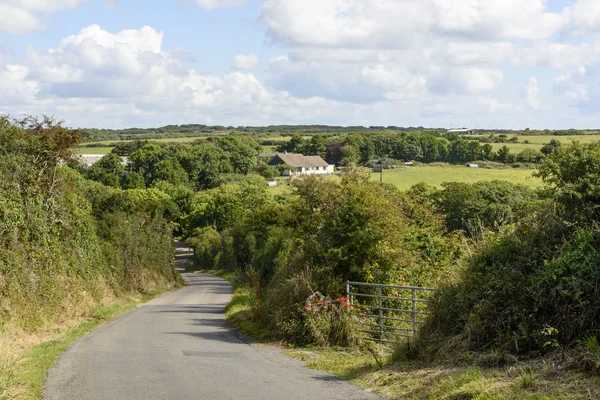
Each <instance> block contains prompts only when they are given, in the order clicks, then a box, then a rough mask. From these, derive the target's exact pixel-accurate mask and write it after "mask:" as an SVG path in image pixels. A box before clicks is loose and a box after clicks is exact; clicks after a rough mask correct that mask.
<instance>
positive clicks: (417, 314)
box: [346, 281, 435, 343]
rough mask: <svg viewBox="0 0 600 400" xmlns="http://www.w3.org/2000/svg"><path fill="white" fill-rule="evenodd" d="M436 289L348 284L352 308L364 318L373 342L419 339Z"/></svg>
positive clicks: (347, 293) (360, 283) (361, 283)
mask: <svg viewBox="0 0 600 400" xmlns="http://www.w3.org/2000/svg"><path fill="white" fill-rule="evenodd" d="M434 291H435V289H431V288H422V287H413V286H394V285H383V284H378V283H363V282H350V281H347V282H346V295H347V297H348V302H349V303H350V306H351V307H354V308H357V309H358V316H360V317H363V318H364V320H363V322H362V324H363V326H364V328H365V329H363V330H361V331H362V332H364V333H367V334H369V335H370V338H369V339H370V340H374V341H376V342H381V343H392V342H397V341H398V339H399V338H408V339H412V338H414V337H416V335H417V332H418V330H419V324H422V323H423V322H424V321H423V317H424V316H425V315H427V314H428V312H427V303H428V302H429V299H428V298H429V296H430V295H431V293H433V292H434Z"/></svg>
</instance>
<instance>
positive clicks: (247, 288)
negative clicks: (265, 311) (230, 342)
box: [192, 267, 271, 342]
mask: <svg viewBox="0 0 600 400" xmlns="http://www.w3.org/2000/svg"><path fill="white" fill-rule="evenodd" d="M192 270H194V272H196V273H205V274H211V275H215V276H218V277H219V278H223V279H225V280H227V281H229V282H230V283H231V285H232V286H233V297H232V299H231V302H229V304H227V306H226V307H225V317H226V318H227V321H228V322H229V323H230V324H231V326H233V327H234V328H235V329H237V330H238V331H240V332H242V333H244V334H246V335H248V336H250V337H251V338H252V339H254V340H256V341H259V342H260V341H266V340H268V339H269V337H271V335H270V332H269V331H268V330H266V329H264V328H263V327H262V326H261V325H260V324H259V323H258V322H257V321H256V318H255V317H256V314H255V307H254V304H255V295H254V291H253V289H252V287H251V285H250V283H249V282H248V281H247V280H246V277H244V276H242V275H241V274H239V273H236V272H228V271H223V270H197V269H194V268H193V267H192ZM248 279H249V278H248Z"/></svg>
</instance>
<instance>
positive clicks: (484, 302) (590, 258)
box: [415, 143, 600, 356]
mask: <svg viewBox="0 0 600 400" xmlns="http://www.w3.org/2000/svg"><path fill="white" fill-rule="evenodd" d="M599 154H600V144H598V143H591V144H586V145H582V144H578V143H576V144H574V145H572V146H568V147H564V146H561V147H560V148H558V149H557V150H556V152H555V153H554V154H550V155H549V156H548V157H547V158H546V159H545V160H544V161H543V162H542V165H541V167H540V172H539V176H541V177H542V178H543V179H544V181H545V182H546V184H547V185H548V190H547V192H548V194H549V195H550V196H551V198H550V199H548V200H547V201H545V202H544V203H538V204H537V205H536V207H535V209H532V210H531V213H530V215H529V216H527V217H523V218H522V219H521V220H520V221H518V223H517V224H515V225H513V226H507V227H505V228H504V229H502V230H501V231H500V233H499V234H497V235H487V236H485V239H484V240H483V241H482V242H481V243H479V245H478V247H477V248H476V249H475V251H474V252H473V255H472V257H470V260H469V265H468V268H467V270H466V271H465V274H464V276H463V278H462V280H461V281H460V283H458V284H456V285H450V286H447V287H445V288H443V289H442V290H440V291H439V292H438V293H437V294H436V296H435V298H434V301H433V302H432V303H431V312H432V315H431V317H430V318H429V320H428V322H427V324H426V325H425V326H424V327H423V329H422V331H421V333H420V338H419V342H418V346H417V347H416V349H415V350H416V354H417V355H420V356H425V355H431V354H435V353H439V352H441V351H443V349H444V348H445V347H447V343H452V344H453V345H452V347H454V349H455V350H461V351H464V350H484V351H489V350H494V351H499V352H506V353H515V354H532V353H533V354H539V353H543V352H547V351H552V350H554V349H556V348H566V347H569V346H572V345H573V344H575V343H577V342H578V341H581V340H582V339H584V338H586V337H587V336H588V335H590V334H592V333H594V332H597V331H598V330H600V319H599V318H598V316H599V315H600V293H599V291H598V282H600V269H598V268H597V266H598V265H600V227H599V226H598V224H597V217H598V209H599V207H600V206H599V205H600V195H599V194H598V193H600V191H599V190H598V187H600V185H599V184H598V182H600V177H599V176H600V175H599V172H598V171H600V169H599V161H598V160H599V157H598V155H599Z"/></svg>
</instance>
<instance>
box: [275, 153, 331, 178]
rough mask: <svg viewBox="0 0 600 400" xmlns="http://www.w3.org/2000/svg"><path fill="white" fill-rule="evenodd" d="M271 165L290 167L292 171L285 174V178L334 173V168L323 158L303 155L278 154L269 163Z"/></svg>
mask: <svg viewBox="0 0 600 400" xmlns="http://www.w3.org/2000/svg"><path fill="white" fill-rule="evenodd" d="M269 165H270V166H278V165H287V166H289V167H290V169H289V170H287V171H285V172H284V173H283V175H284V176H299V175H327V174H333V172H334V166H333V165H329V164H327V162H326V161H325V160H323V159H322V158H321V157H319V156H305V155H303V154H276V155H275V156H274V157H273V158H272V159H271V160H270V161H269Z"/></svg>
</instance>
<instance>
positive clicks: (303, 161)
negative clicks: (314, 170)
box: [277, 154, 329, 167]
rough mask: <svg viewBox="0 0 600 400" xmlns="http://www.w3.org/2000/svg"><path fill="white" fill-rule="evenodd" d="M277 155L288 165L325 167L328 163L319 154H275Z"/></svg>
mask: <svg viewBox="0 0 600 400" xmlns="http://www.w3.org/2000/svg"><path fill="white" fill-rule="evenodd" d="M277 157H278V158H279V159H280V160H281V161H283V162H284V163H285V164H287V165H289V166H290V167H327V166H328V165H329V164H327V162H326V161H325V160H323V159H322V158H321V157H319V156H305V155H303V154H277Z"/></svg>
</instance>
